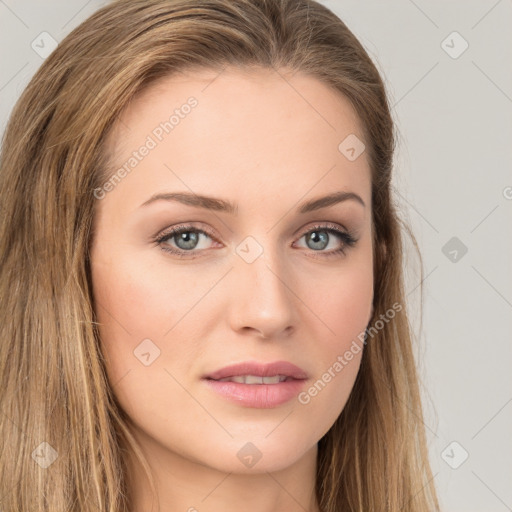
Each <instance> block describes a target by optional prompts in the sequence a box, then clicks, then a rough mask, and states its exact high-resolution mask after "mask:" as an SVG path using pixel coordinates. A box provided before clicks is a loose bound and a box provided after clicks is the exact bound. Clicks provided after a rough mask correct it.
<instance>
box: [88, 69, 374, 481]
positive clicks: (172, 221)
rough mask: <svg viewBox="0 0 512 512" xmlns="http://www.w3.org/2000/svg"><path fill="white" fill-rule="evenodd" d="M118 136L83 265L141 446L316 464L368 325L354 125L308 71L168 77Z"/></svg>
mask: <svg viewBox="0 0 512 512" xmlns="http://www.w3.org/2000/svg"><path fill="white" fill-rule="evenodd" d="M280 75H282V76H280ZM171 116H173V117H171ZM120 121H121V122H119V123H118V125H117V126H116V128H115V130H114V131H112V132H111V134H110V137H109V140H108V144H109V149H110V155H111V158H112V162H113V168H114V170H115V171H117V173H116V175H115V176H113V177H112V178H111V179H110V180H109V181H106V182H104V183H103V186H102V188H101V189H97V190H96V193H95V194H96V196H97V198H98V199H97V205H96V206H97V212H96V217H95V234H94V240H93V243H92V247H91V268H92V280H93V291H94V300H95V304H94V307H95V311H96V314H97V320H98V322H99V324H100V327H99V329H100V336H101V343H102V345H101V346H102V351H103V353H104V355H105V358H106V365H107V372H108V377H109V380H110V382H111V385H112V386H113V391H114V394H115V395H116V397H117V400H118V402H119V404H120V406H121V407H122V408H123V410H124V411H125V412H126V413H127V415H128V416H129V418H130V420H131V422H132V423H133V425H132V428H133V431H134V434H135V435H136V437H137V439H138V440H139V441H140V442H141V443H142V444H143V446H144V448H145V449H146V450H147V452H148V453H151V456H153V457H155V458H156V457H159V458H160V459H163V458H167V459H169V460H173V458H180V459H182V460H187V461H192V462H194V463H199V464H201V465H203V466H207V467H211V468H215V469H217V470H221V471H224V472H232V473H244V472H245V473H248V472H254V471H256V472H260V471H261V472H263V471H276V470H279V469H283V468H286V467H289V466H291V465H292V464H294V463H296V462H297V461H299V460H300V459H301V458H302V457H305V456H306V455H307V454H311V453H316V452H315V450H316V446H317V445H316V443H317V442H318V440H319V439H320V438H321V437H322V436H323V435H324V434H325V433H326V432H327V431H328V430H329V428H330V427H331V426H332V424H333V423H334V421H335V420H336V418H337V417H338V416H339V414H340V413H341V411H342V409H343V407H344V405H345V403H346V401H347V399H348V396H349V394H350V391H351V389H352V386H353V384H354V380H355V378H356V375H357V372H358V370H359V365H360V359H361V355H362V352H361V349H360V347H361V342H360V341H358V336H359V335H360V334H361V332H363V331H364V330H365V328H366V326H367V325H368V322H369V320H370V318H371V313H372V301H373V273H372V268H373V261H372V223H371V181H370V169H369V165H368V160H367V155H366V152H363V153H362V154H361V155H360V156H359V157H358V158H356V159H354V158H347V156H346V155H347V152H346V151H345V152H342V150H340V149H339V146H340V143H341V142H342V141H344V139H345V138H346V137H347V136H349V135H351V134H354V135H355V136H357V137H358V138H359V139H361V140H362V139H363V135H362V128H361V125H360V122H359V120H358V118H357V116H356V114H355V111H354V110H353V109H352V107H351V105H350V103H349V102H348V100H347V99H346V98H344V97H343V96H341V95H340V94H339V93H336V92H334V91H332V90H331V89H330V88H329V87H328V86H327V85H324V84H323V83H322V82H320V81H318V80H317V79H315V78H312V77H309V76H306V75H302V74H300V73H295V74H294V75H293V76H292V75H290V74H286V73H285V72H284V71H283V72H281V73H280V74H277V73H276V72H274V71H269V70H256V69H253V70H252V71H241V70H236V69H227V70H225V71H223V72H222V73H221V74H220V75H218V73H214V72H210V71H206V70H205V71H201V72H194V73H193V74H192V73H190V74H182V75H179V76H178V75H176V76H173V77H169V78H166V79H165V80H162V81H160V82H159V83H158V84H157V85H153V86H152V87H151V88H149V89H147V90H146V91H145V92H143V93H142V94H141V95H139V96H138V97H137V98H136V99H135V100H134V101H133V102H132V103H131V104H130V105H129V107H128V108H127V109H126V110H125V111H124V112H123V114H122V116H121V119H120ZM166 123H167V124H166ZM352 137H353V135H352ZM348 140H351V139H348ZM353 140H356V139H353ZM343 147H344V146H343V145H342V149H343ZM144 148H146V149H144ZM353 153H354V152H352V153H350V152H349V154H350V155H352V156H353ZM123 166H124V167H123ZM122 169H124V172H123V170H122ZM335 193H340V195H339V196H338V199H339V200H338V201H337V202H336V201H324V202H318V201H316V200H317V199H319V198H322V197H324V196H329V195H332V194H335ZM343 194H344V195H343ZM199 196H207V197H208V198H210V199H204V198H203V199H200V198H199ZM305 204H308V205H309V206H308V207H305V206H304V205H305ZM176 230H179V231H178V232H175V231H176ZM354 341H356V342H357V345H355V344H354ZM356 346H357V347H358V349H356V348H355V347H356ZM348 352H350V353H351V356H350V354H348ZM342 361H343V362H342ZM275 362H286V363H290V364H291V365H295V367H297V368H294V367H291V366H290V365H286V364H285V365H279V364H277V365H274V366H268V365H269V364H271V363H275ZM244 363H252V364H253V366H241V367H239V368H238V370H237V369H236V368H235V369H234V370H233V369H231V370H230V369H228V370H226V372H225V373H224V374H219V373H216V372H218V370H221V369H223V368H226V367H230V366H232V365H239V364H244ZM340 366H341V369H340ZM299 370H300V372H299ZM240 373H242V374H243V375H252V376H253V377H248V378H247V379H246V380H245V378H244V377H241V378H240V377H239V378H238V379H233V378H232V377H233V376H234V375H236V374H240ZM226 375H227V376H228V377H231V379H230V381H227V382H226V381H224V382H222V381H219V380H218V379H220V378H221V377H222V376H226ZM263 375H266V376H276V375H277V376H279V375H281V377H276V379H270V380H268V379H267V378H265V381H263V378H262V376H263ZM228 377H226V378H228ZM285 377H286V380H285V381H283V382H280V383H275V381H276V380H283V378H285ZM215 379H217V380H215ZM236 381H238V382H236ZM258 382H259V383H258ZM254 461H256V463H254Z"/></svg>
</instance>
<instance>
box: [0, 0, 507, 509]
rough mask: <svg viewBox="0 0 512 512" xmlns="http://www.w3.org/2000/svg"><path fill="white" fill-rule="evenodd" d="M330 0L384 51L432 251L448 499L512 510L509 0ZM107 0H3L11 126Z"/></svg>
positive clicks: (409, 183)
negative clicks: (53, 60)
mask: <svg viewBox="0 0 512 512" xmlns="http://www.w3.org/2000/svg"><path fill="white" fill-rule="evenodd" d="M322 3H324V4H325V5H326V6H328V7H330V8H331V9H332V10H333V11H335V12H336V13H337V14H338V15H339V16H340V17H341V18H342V19H343V20H344V21H345V22H346V24H347V25H348V26H349V28H350V29H351V30H352V31H353V32H354V33H355V34H356V36H358V37H359V39H360V40H361V42H362V43H363V45H364V46H365V47H366V49H367V50H368V52H369V53H370V55H371V56H372V57H373V58H374V60H375V61H376V63H377V66H378V68H379V70H380V71H381V73H382V74H383V76H384V78H385V80H386V82H387V86H388V90H389V93H390V96H391V100H392V104H393V113H394V117H395V120H396V123H397V125H398V128H399V131H400V143H399V150H398V153H397V160H396V175H395V178H394V180H395V181H394V187H395V192H396V197H397V199H398V202H399V204H400V205H401V211H402V215H403V217H404V218H405V219H406V220H408V222H410V224H411V225H412V227H413V230H414V233H415V235H416V237H417V239H418V242H419V244H420V248H421V251H422V254H423V258H424V270H425V279H424V285H425V292H424V317H423V328H422V330H420V325H419V321H418V318H413V325H414V326H415V328H416V332H417V340H416V341H417V353H418V358H419V365H420V373H421V376H422V380H423V383H424V386H425V408H426V420H425V423H426V427H427V433H428V436H429V448H430V454H431V461H432V465H433V472H434V475H435V476H434V479H435V482H436V484H437V487H438V489H439V494H440V498H441V504H442V509H443V510H445V511H454V512H462V511H464V512H471V511H482V512H483V511H485V512H502V511H506V510H512V485H511V482H512V436H511V432H512V428H511V427H512V386H511V381H512V379H511V376H510V373H511V372H510V363H511V355H512V354H511V353H512V348H511V343H510V328H511V327H512V325H511V324H512V286H511V284H512V278H511V274H512V271H511V268H512V265H511V264H510V260H511V256H512V237H511V222H510V220H511V212H512V172H511V168H510V164H511V162H512V158H511V156H512V155H511V153H512V149H511V147H512V122H511V120H512V117H511V113H512V68H511V65H510V63H511V62H512V30H511V26H510V20H511V19H512V18H511V16H512V2H511V1H510V0H498V1H496V0H490V1H487V0H485V1H483V0H482V1H475V0H471V1H462V0H461V1H453V0H451V1H447V0H445V1H441V0H436V1H431V2H427V1H426V0H415V1H412V0H392V1H387V2H382V1H376V0H373V1H364V2H361V1H359V2H358V1H356V0H351V1H344V0H343V1H342V0H323V2H322ZM104 4H105V2H100V1H98V0H90V1H88V2H87V1H86V0H68V1H56V0H53V1H46V2H44V4H43V2H37V1H35V0H31V1H28V0H23V1H17V0H16V1H15V0H0V64H1V70H2V71H1V75H0V130H1V131H2V133H3V130H4V128H5V124H6V122H7V118H8V116H9V113H10V110H11V109H12V107H13V105H14V103H15V101H16V100H17V98H18V97H19V95H20V94H21V92H22V90H23V88H24V87H25V86H26V84H27V83H28V81H29V79H30V78H31V76H32V75H33V74H34V72H35V71H36V69H37V68H38V67H39V66H40V65H41V63H42V62H43V57H44V51H45V50H46V49H48V48H51V46H50V43H51V40H50V36H51V37H53V38H54V39H55V40H56V41H60V40H61V39H62V38H63V37H64V36H65V35H66V34H68V33H69V32H70V31H71V30H72V29H73V28H74V27H75V26H77V25H78V24H79V23H80V22H81V21H82V20H84V19H85V18H86V17H88V16H89V15H90V14H92V13H93V12H94V11H95V10H97V9H98V8H99V7H100V6H102V5H104ZM454 31H456V32H458V33H459V34H460V36H457V35H453V32H454ZM43 32H47V33H48V34H50V36H48V35H44V34H43V35H41V33H43ZM443 41H444V43H443ZM466 43H467V44H468V48H467V49H466V50H465V51H464V52H462V50H463V49H464V47H465V45H466ZM41 54H43V55H42V56H41ZM465 250H467V252H464V251H465ZM408 259H409V260H410V261H411V265H409V267H408V273H407V276H408V299H409V300H410V301H411V306H412V307H413V308H415V307H416V309H417V308H418V307H419V288H418V284H419V274H418V269H417V268H416V269H414V267H413V263H412V261H413V259H412V257H411V258H408ZM452 443H454V444H452ZM466 454H467V459H466V460H464V458H465V457H466ZM418 491H419V489H418Z"/></svg>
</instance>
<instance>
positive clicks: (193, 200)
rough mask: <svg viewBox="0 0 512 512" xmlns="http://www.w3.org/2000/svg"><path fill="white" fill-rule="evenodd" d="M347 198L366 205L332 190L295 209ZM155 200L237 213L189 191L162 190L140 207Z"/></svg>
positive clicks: (307, 209) (235, 208)
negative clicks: (330, 192)
mask: <svg viewBox="0 0 512 512" xmlns="http://www.w3.org/2000/svg"><path fill="white" fill-rule="evenodd" d="M349 200H355V201H357V202H358V203H360V204H361V205H362V206H363V207H366V205H365V203H364V201H363V200H362V199H361V197H360V196H359V195H357V194H355V193H354V192H334V193H332V194H329V195H327V196H322V197H317V198H315V199H312V200H310V201H306V202H304V203H301V204H300V205H299V206H298V208H297V211H298V213H309V212H312V211H316V210H320V209H321V208H327V207H328V206H332V205H335V204H338V203H341V202H344V201H349ZM155 201H176V202H178V203H182V204H186V205H189V206H195V207H198V208H205V209H207V210H214V211H217V212H226V213H230V214H231V215H236V214H237V213H238V205H236V204H233V203H231V202H230V201H226V200H224V199H220V198H217V197H210V196H204V195H198V194H193V193H189V192H163V193H159V194H154V195H153V196H151V197H150V198H149V199H148V200H147V201H145V202H144V203H142V204H141V207H145V206H148V205H150V204H152V203H154V202H155Z"/></svg>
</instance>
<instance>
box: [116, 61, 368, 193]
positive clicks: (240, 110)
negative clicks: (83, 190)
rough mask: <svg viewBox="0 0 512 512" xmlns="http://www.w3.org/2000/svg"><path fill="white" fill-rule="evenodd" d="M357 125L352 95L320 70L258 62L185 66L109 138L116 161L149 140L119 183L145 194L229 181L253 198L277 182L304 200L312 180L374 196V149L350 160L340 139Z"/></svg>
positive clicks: (314, 185)
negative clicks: (263, 66)
mask: <svg viewBox="0 0 512 512" xmlns="http://www.w3.org/2000/svg"><path fill="white" fill-rule="evenodd" d="M191 98H193V101H191ZM191 104H194V105H195V106H193V107H190V105H191ZM187 105H188V106H187ZM354 135H355V136H357V138H358V139H360V140H361V141H362V140H363V131H362V126H361V124H360V120H359V118H358V116H357V114H356V112H355V110H354V108H353V107H352V105H351V103H350V102H349V100H348V99H347V98H346V97H344V96H343V95H342V94H340V93H339V92H337V91H335V90H333V89H332V88H331V87H329V86H328V85H327V84H325V83H323V82H321V81H319V80H318V79H317V78H315V77H311V76H308V75H305V74H302V73H300V72H296V73H294V74H292V73H291V72H287V71H284V70H267V69H258V68H253V69H244V70H242V69H238V68H227V69H224V70H221V71H213V70H196V71H190V72H186V73H180V74H176V75H172V76H169V77H165V78H163V79H160V80H159V81H158V82H156V83H154V84H152V85H151V86H149V87H148V88H146V89H145V90H144V91H143V92H142V93H140V94H139V95H137V96H136V97H135V98H134V99H133V100H132V101H131V102H130V104H129V105H128V106H127V107H126V108H125V110H124V111H123V112H122V114H121V115H120V118H119V122H118V123H117V125H116V126H115V128H114V130H112V132H111V134H110V136H109V139H108V148H109V152H110V159H111V169H110V170H111V171H112V172H114V171H115V170H116V169H118V168H120V167H121V166H123V165H124V164H126V163H127V162H128V161H129V160H130V159H132V160H133V158H134V156H133V153H134V151H135V152H136V151H137V150H138V149H139V148H141V147H142V146H145V145H146V146H151V150H150V151H145V153H147V154H146V156H144V158H141V159H140V160H138V161H137V162H132V163H135V164H136V165H134V166H133V169H131V170H130V172H129V175H128V176H127V178H125V179H123V180H122V182H121V183H119V184H118V185H117V186H116V190H114V193H115V194H117V195H120V194H121V193H122V194H123V196H124V197H125V198H127V197H128V196H129V197H132V198H135V197H137V198H141V197H142V194H143V193H144V194H145V195H148V194H151V193H154V192H155V191H159V190H160V189H163V188H164V187H167V188H169V187H171V188H173V187H174V188H175V189H176V188H178V189H179V190H186V189H188V190H189V191H193V192H197V193H209V194H211V195H217V196H223V195H226V194H225V193H224V192H225V191H226V189H229V190H232V191H233V193H236V194H237V196H238V197H241V198H243V197H244V196H245V197H247V200H250V198H251V197H252V196H254V195H258V194H259V195H262V194H263V195H265V194H266V195H267V196H268V194H269V192H270V190H269V187H273V188H272V192H273V193H275V194H279V196H280V197H282V198H283V199H285V197H286V195H287V193H290V199H291V200H293V199H295V200H296V201H297V200H299V199H300V197H298V196H297V194H304V193H307V191H308V189H310V190H311V194H312V195H317V194H318V193H321V192H325V191H329V190H330V189H332V188H336V189H339V188H340V187H342V188H352V189H357V192H358V193H359V194H360V195H365V194H366V199H365V201H366V200H369V197H368V191H369V186H370V171H369V167H368V161H367V155H366V152H363V153H362V154H361V156H360V157H359V158H357V159H356V160H354V161H350V160H349V159H347V158H346V156H345V155H344V154H343V153H342V152H341V151H340V149H339V146H340V143H341V142H342V141H344V140H345V139H346V138H347V137H349V136H354ZM365 143H366V141H365ZM205 183H207V189H205ZM121 191H122V192H121ZM114 193H112V196H113V195H114ZM240 201H242V199H240Z"/></svg>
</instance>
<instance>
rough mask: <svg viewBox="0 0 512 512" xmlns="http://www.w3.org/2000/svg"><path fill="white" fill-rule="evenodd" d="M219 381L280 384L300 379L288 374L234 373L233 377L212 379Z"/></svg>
mask: <svg viewBox="0 0 512 512" xmlns="http://www.w3.org/2000/svg"><path fill="white" fill-rule="evenodd" d="M210 380H215V381H217V382H237V383H238V384H249V385H253V384H254V385H258V384H279V383H280V382H287V381H290V380H298V379H294V378H293V377H288V376H286V375H274V376H272V377H261V376H259V375H236V376H235V375H234V376H232V377H225V378H224V379H210Z"/></svg>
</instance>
